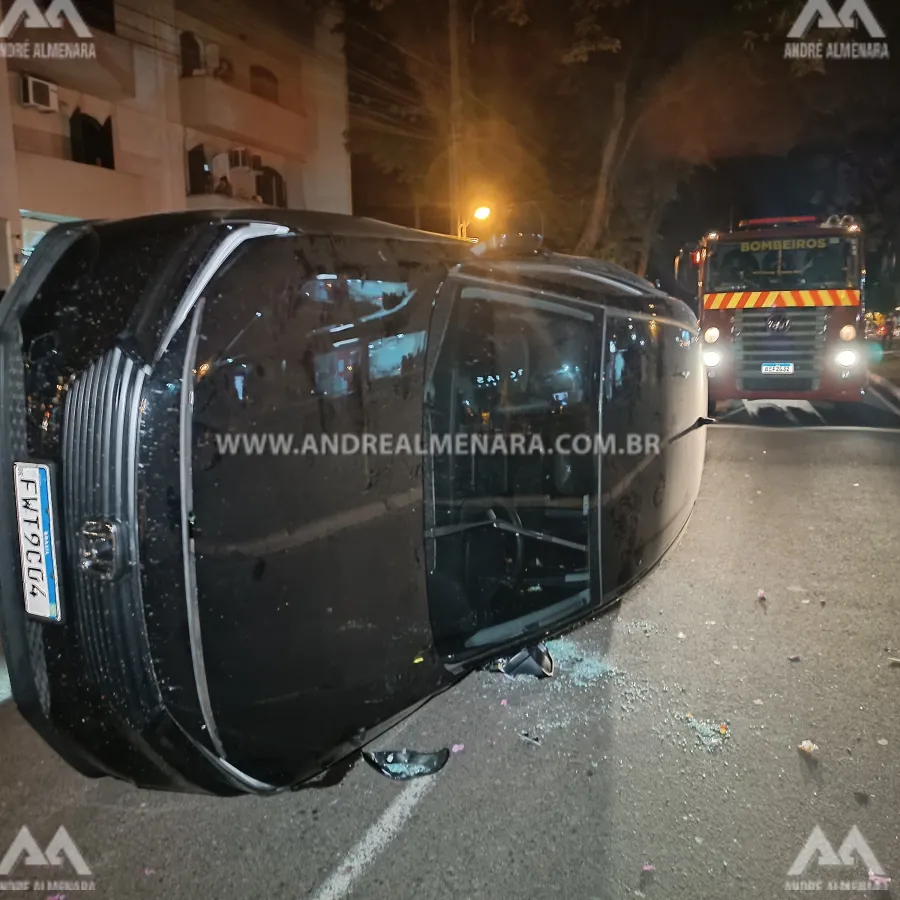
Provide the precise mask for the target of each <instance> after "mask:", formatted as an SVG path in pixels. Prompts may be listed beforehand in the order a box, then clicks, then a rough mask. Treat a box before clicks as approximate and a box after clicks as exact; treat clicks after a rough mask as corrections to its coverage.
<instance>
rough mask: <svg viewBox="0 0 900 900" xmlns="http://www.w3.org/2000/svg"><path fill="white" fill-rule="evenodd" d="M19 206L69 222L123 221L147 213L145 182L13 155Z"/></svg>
mask: <svg viewBox="0 0 900 900" xmlns="http://www.w3.org/2000/svg"><path fill="white" fill-rule="evenodd" d="M16 167H17V169H18V176H19V207H20V208H21V209H27V210H29V211H30V212H33V213H49V214H52V215H54V216H64V217H67V218H72V219H125V218H129V217H131V216H140V215H144V214H146V213H148V212H150V211H151V210H150V204H149V203H148V191H147V185H146V183H145V179H143V178H142V177H141V176H139V175H130V174H128V173H127V172H117V171H115V170H114V169H104V168H102V167H100V166H88V165H84V164H83V163H76V162H72V161H71V160H70V159H59V158H58V157H55V156H40V155H38V154H36V153H23V152H21V151H19V152H17V153H16Z"/></svg>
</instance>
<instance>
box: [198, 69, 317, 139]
mask: <svg viewBox="0 0 900 900" xmlns="http://www.w3.org/2000/svg"><path fill="white" fill-rule="evenodd" d="M181 116H182V124H183V125H185V126H186V127H187V128H193V129H196V130H197V131H202V132H205V133H207V134H211V135H215V136H217V137H221V138H225V139H226V140H229V141H234V143H235V144H236V145H238V146H244V145H246V146H250V147H254V148H258V149H260V150H268V151H270V152H272V153H278V154H284V155H287V156H294V157H298V156H299V157H303V156H305V150H306V142H307V140H308V136H309V128H308V124H307V121H306V117H305V116H303V115H301V114H300V113H295V112H292V111H291V110H289V109H285V108H284V107H283V106H279V105H278V104H277V103H272V102H270V101H269V100H264V99H263V98H262V97H257V96H256V95H255V94H250V93H248V92H246V91H241V90H238V89H237V88H235V87H232V86H231V85H230V84H226V83H225V82H224V81H222V80H221V79H218V78H213V77H212V76H210V75H191V76H188V77H186V78H182V79H181Z"/></svg>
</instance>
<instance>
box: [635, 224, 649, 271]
mask: <svg viewBox="0 0 900 900" xmlns="http://www.w3.org/2000/svg"><path fill="white" fill-rule="evenodd" d="M652 243H653V238H652V237H648V236H647V235H646V234H645V235H644V237H643V238H642V239H641V252H640V254H639V255H638V262H637V273H636V274H637V276H638V278H646V277H647V266H648V265H649V264H650V245H651V244H652Z"/></svg>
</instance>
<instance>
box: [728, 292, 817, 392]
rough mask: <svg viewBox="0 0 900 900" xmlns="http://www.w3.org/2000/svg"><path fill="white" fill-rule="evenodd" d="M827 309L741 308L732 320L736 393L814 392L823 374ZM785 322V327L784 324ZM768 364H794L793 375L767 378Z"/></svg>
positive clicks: (769, 376)
mask: <svg viewBox="0 0 900 900" xmlns="http://www.w3.org/2000/svg"><path fill="white" fill-rule="evenodd" d="M826 316H827V310H825V309H824V308H822V307H816V308H808V309H796V308H788V309H741V310H738V311H737V312H736V313H735V317H734V353H735V375H736V378H737V384H738V389H739V390H745V391H766V390H773V391H815V390H817V389H818V387H819V383H820V379H821V374H822V358H823V355H824V351H825V323H826ZM786 323H787V324H786ZM771 363H793V365H794V373H793V374H792V375H766V374H763V371H762V368H763V366H764V365H766V364H771Z"/></svg>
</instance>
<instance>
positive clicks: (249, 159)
mask: <svg viewBox="0 0 900 900" xmlns="http://www.w3.org/2000/svg"><path fill="white" fill-rule="evenodd" d="M228 164H229V165H230V166H231V168H232V169H247V170H248V171H251V172H252V171H253V154H252V153H251V152H250V151H249V150H248V149H247V148H246V147H237V148H235V149H234V150H229V151H228Z"/></svg>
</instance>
